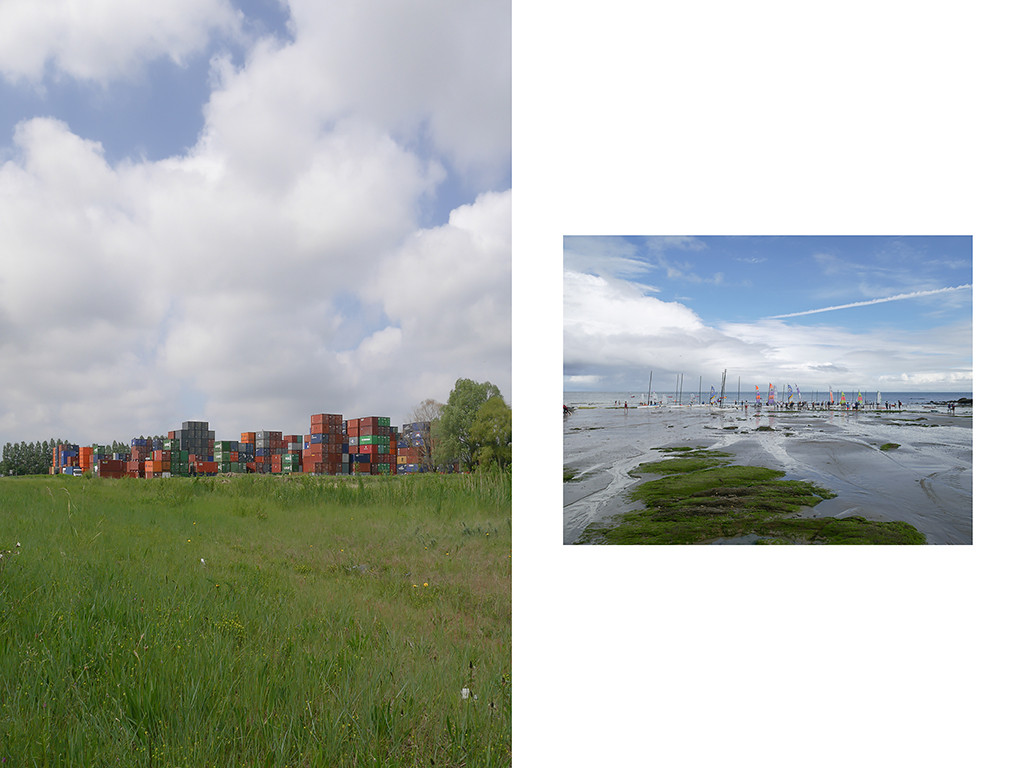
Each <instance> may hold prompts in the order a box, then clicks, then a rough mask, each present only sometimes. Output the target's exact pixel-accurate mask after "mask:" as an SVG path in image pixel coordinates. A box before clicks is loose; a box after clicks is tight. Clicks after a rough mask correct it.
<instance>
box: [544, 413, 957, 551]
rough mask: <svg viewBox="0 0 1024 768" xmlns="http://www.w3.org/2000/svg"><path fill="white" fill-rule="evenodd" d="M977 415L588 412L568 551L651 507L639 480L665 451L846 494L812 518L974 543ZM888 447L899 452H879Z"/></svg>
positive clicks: (579, 428) (567, 427)
mask: <svg viewBox="0 0 1024 768" xmlns="http://www.w3.org/2000/svg"><path fill="white" fill-rule="evenodd" d="M972 422H973V419H972V417H971V416H970V409H964V411H962V412H960V413H958V414H957V415H955V416H953V415H950V414H947V413H945V411H944V410H940V409H938V408H936V409H919V410H904V411H902V412H887V411H881V412H837V411H797V412H780V413H762V414H761V415H759V416H758V415H755V412H754V411H753V409H751V410H750V411H748V412H747V413H746V414H744V413H743V412H742V411H740V410H731V411H730V410H725V411H713V410H711V409H709V408H708V407H707V406H703V407H701V406H697V407H693V408H689V407H684V408H654V409H630V410H628V411H625V410H619V409H608V408H594V409H578V410H576V411H575V412H574V413H573V414H572V415H570V416H568V417H567V418H566V419H565V424H564V430H563V456H564V464H565V467H566V468H571V469H573V470H575V471H576V472H577V474H578V475H580V479H578V480H575V481H572V482H567V483H564V484H563V543H566V544H571V543H575V542H576V541H577V540H578V538H579V536H580V534H581V533H582V532H583V530H584V529H585V528H586V526H587V525H589V524H590V523H593V522H597V521H604V520H608V519H609V518H612V517H614V516H615V515H617V514H621V513H622V512H625V511H629V510H632V509H639V508H641V506H642V505H640V504H638V503H635V502H630V501H629V500H628V499H627V492H628V490H629V489H630V488H631V487H633V486H635V485H636V484H637V483H638V482H640V481H639V480H637V479H636V478H633V477H630V475H629V471H630V470H632V469H634V468H636V466H637V465H639V464H640V463H642V462H645V461H654V460H657V459H659V458H661V457H662V456H663V454H662V453H661V452H660V451H658V450H657V449H658V448H659V447H665V446H693V447H697V446H704V447H708V448H713V449H719V450H723V451H728V452H730V453H732V454H734V455H735V459H734V460H735V462H736V463H737V464H748V465H753V466H762V467H770V468H772V469H779V470H782V471H784V472H785V473H786V478H787V479H791V480H808V481H811V482H814V483H817V484H818V485H821V486H824V487H826V488H828V489H830V490H831V491H833V492H835V493H836V494H837V496H836V498H834V499H827V500H825V501H823V502H821V503H820V504H818V505H817V506H815V507H813V508H810V509H808V510H806V511H805V512H804V513H803V514H804V515H805V516H807V517H839V518H841V517H847V516H850V515H860V516H861V517H865V518H867V519H869V520H902V521H905V522H907V523H910V524H911V525H913V526H914V527H915V528H917V529H918V530H919V531H921V532H922V533H923V534H924V535H925V538H926V540H927V542H928V543H929V544H970V543H971V542H972V477H973V448H972ZM886 443H898V444H899V448H896V449H894V450H889V451H882V450H880V448H881V446H882V445H884V444H886Z"/></svg>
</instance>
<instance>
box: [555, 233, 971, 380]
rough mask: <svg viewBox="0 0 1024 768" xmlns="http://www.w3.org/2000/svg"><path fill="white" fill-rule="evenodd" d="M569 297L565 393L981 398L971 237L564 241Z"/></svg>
mask: <svg viewBox="0 0 1024 768" xmlns="http://www.w3.org/2000/svg"><path fill="white" fill-rule="evenodd" d="M564 285H565V310H564V326H565V340H564V343H565V347H564V357H565V360H564V387H565V388H566V389H567V390H577V389H578V390H601V391H638V390H641V389H642V390H646V388H647V385H648V378H649V374H650V371H651V370H653V371H654V379H655V389H656V390H658V391H666V392H672V391H673V390H674V388H675V381H676V375H677V374H678V373H682V374H683V375H684V390H685V391H690V388H691V387H692V389H693V391H696V389H697V385H698V382H699V379H698V377H703V380H704V382H705V385H708V386H709V385H710V384H711V383H713V382H715V381H717V380H718V379H717V377H718V376H720V375H721V371H722V369H723V368H727V369H728V370H729V376H730V379H729V380H730V382H732V384H731V386H735V384H736V377H737V376H738V377H740V379H741V381H742V383H743V385H744V391H746V390H747V389H750V390H753V387H754V385H755V384H758V385H759V386H760V387H761V388H762V389H765V390H766V389H767V385H768V383H769V382H771V383H774V384H776V386H778V385H783V384H791V385H794V386H800V387H801V388H802V390H803V391H804V392H809V391H810V390H811V389H812V388H817V389H821V390H823V389H827V388H828V387H829V386H834V387H836V388H837V391H838V390H839V389H846V390H847V391H849V390H851V389H852V390H856V389H858V388H864V389H865V390H872V391H874V390H876V389H880V390H882V391H890V392H895V391H971V390H972V389H973V367H972V343H971V340H972V309H973V307H972V296H973V286H972V238H971V237H969V236H968V237H956V236H950V237H869V236H862V237H649V238H644V237H566V238H565V262H564ZM705 391H706V387H705Z"/></svg>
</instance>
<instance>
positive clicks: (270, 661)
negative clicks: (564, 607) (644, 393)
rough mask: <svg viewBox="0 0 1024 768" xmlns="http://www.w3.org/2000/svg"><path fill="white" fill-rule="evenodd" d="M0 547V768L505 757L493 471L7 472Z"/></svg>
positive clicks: (505, 618) (506, 524)
mask: <svg viewBox="0 0 1024 768" xmlns="http://www.w3.org/2000/svg"><path fill="white" fill-rule="evenodd" d="M19 545H20V546H19ZM0 550H2V551H4V555H3V558H2V559H0V758H3V759H5V762H6V764H7V765H18V766H57V765H69V766H70V765H75V766H81V765H103V766H217V767H218V768H221V767H222V766H223V767H225V768H227V767H229V766H342V765H344V766H363V765H373V766H419V765H424V766H427V765H436V766H502V765H510V764H511V677H510V674H511V569H512V561H511V479H510V476H509V475H507V474H506V475H449V476H427V475H424V476H411V477H397V478H367V479H365V480H362V481H357V480H355V479H350V478H344V479H343V478H326V477H323V478H311V477H301V476H293V477H291V478H286V477H253V476H249V477H244V476H240V477H234V478H201V479H186V478H171V479H164V480H130V479H126V480H100V479H82V478H66V477H36V478H8V479H3V480H0ZM8 550H9V551H8Z"/></svg>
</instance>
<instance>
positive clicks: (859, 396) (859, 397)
mask: <svg viewBox="0 0 1024 768" xmlns="http://www.w3.org/2000/svg"><path fill="white" fill-rule="evenodd" d="M857 402H858V403H860V404H861V405H863V404H864V395H862V394H861V393H860V392H858V393H857Z"/></svg>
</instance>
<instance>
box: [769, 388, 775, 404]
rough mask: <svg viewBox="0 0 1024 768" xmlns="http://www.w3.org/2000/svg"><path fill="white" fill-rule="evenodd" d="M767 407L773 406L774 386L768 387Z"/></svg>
mask: <svg viewBox="0 0 1024 768" xmlns="http://www.w3.org/2000/svg"><path fill="white" fill-rule="evenodd" d="M768 405H775V385H774V384H769V385H768Z"/></svg>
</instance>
